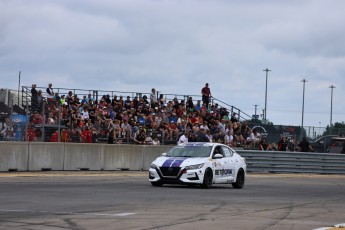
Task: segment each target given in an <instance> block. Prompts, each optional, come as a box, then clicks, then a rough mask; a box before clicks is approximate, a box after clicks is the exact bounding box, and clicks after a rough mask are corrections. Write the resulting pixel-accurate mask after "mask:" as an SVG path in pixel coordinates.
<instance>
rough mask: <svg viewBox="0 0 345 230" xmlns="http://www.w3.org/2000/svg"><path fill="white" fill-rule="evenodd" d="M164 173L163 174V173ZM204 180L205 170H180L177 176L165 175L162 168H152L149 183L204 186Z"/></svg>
mask: <svg viewBox="0 0 345 230" xmlns="http://www.w3.org/2000/svg"><path fill="white" fill-rule="evenodd" d="M162 171H163V172H162ZM203 180H204V170H202V169H193V170H179V171H178V173H177V174H176V175H167V174H164V170H161V169H160V168H150V170H149V181H150V182H160V183H162V184H202V183H203Z"/></svg>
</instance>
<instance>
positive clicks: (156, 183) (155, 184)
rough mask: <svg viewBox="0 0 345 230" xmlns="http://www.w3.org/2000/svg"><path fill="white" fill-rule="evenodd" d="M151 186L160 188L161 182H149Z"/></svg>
mask: <svg viewBox="0 0 345 230" xmlns="http://www.w3.org/2000/svg"><path fill="white" fill-rule="evenodd" d="M151 184H152V186H154V187H162V185H163V183H161V182H151Z"/></svg>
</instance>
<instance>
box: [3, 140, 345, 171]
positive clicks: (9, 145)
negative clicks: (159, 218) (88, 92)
mask: <svg viewBox="0 0 345 230" xmlns="http://www.w3.org/2000/svg"><path fill="white" fill-rule="evenodd" d="M170 148H171V146H163V145H161V146H150V145H147V146H143V145H119V144H115V145H109V144H75V143H44V142H39V143H37V142H0V171H2V172H5V171H45V170H52V171H75V170H94V171H98V170H109V171H111V170H136V171H138V170H148V169H149V167H150V164H151V162H152V161H153V160H154V159H155V158H156V157H158V156H159V155H161V153H163V152H167V151H168V150H169V149H170ZM237 152H238V153H239V154H240V155H241V156H243V157H244V158H246V161H247V170H248V172H259V173H316V174H345V154H329V153H327V154H326V153H325V154H323V153H299V152H275V151H274V152H273V151H267V152H264V151H247V150H237Z"/></svg>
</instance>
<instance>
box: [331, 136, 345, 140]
mask: <svg viewBox="0 0 345 230" xmlns="http://www.w3.org/2000/svg"><path fill="white" fill-rule="evenodd" d="M332 140H335V141H345V137H332Z"/></svg>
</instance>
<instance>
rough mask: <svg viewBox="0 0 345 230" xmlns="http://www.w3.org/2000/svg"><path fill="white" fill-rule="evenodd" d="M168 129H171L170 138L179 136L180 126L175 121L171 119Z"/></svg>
mask: <svg viewBox="0 0 345 230" xmlns="http://www.w3.org/2000/svg"><path fill="white" fill-rule="evenodd" d="M168 131H169V136H170V140H172V139H173V137H174V135H175V138H176V139H177V138H178V128H177V126H176V123H175V122H174V121H171V122H170V124H169V125H168Z"/></svg>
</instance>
